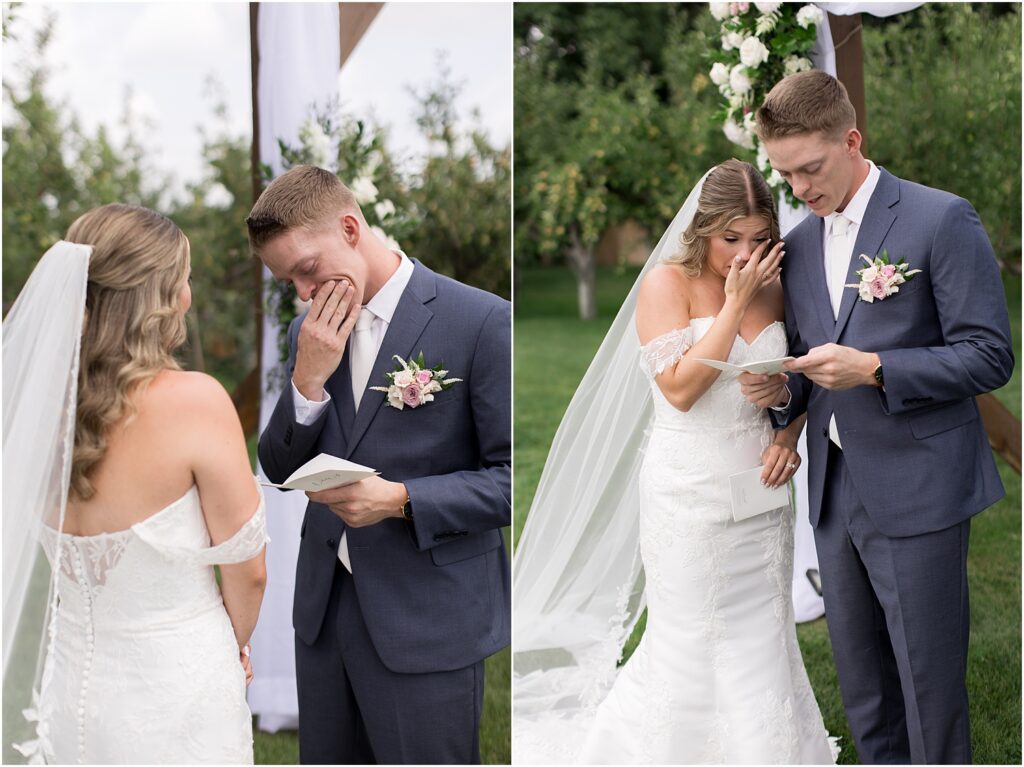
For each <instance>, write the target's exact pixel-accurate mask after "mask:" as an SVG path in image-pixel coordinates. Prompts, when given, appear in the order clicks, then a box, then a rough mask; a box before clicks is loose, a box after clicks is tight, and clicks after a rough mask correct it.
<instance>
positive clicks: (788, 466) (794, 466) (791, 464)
mask: <svg viewBox="0 0 1024 767" xmlns="http://www.w3.org/2000/svg"><path fill="white" fill-rule="evenodd" d="M786 468H787V469H795V468H796V464H795V463H787V464H786Z"/></svg>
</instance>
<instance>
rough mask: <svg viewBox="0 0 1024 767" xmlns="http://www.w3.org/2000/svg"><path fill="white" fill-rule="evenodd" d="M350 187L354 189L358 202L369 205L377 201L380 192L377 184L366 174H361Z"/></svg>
mask: <svg viewBox="0 0 1024 767" xmlns="http://www.w3.org/2000/svg"><path fill="white" fill-rule="evenodd" d="M350 188H351V190H352V194H353V195H354V196H355V198H356V202H358V203H359V204H360V205H369V204H370V203H372V202H376V201H377V195H378V194H379V192H378V190H377V185H376V184H374V183H373V181H371V180H370V179H369V178H367V177H366V176H360V177H359V178H357V179H356V180H355V181H353V182H352V186H351V187H350Z"/></svg>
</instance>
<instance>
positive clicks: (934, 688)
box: [814, 442, 971, 764]
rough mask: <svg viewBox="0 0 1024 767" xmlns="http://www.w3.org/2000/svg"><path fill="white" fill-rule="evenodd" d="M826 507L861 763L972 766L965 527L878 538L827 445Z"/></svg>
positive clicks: (822, 557) (825, 535)
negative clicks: (900, 536) (970, 764)
mask: <svg viewBox="0 0 1024 767" xmlns="http://www.w3.org/2000/svg"><path fill="white" fill-rule="evenodd" d="M900 470H901V471H914V467H913V466H905V467H902V468H901V469H900ZM823 500H824V502H823V504H822V513H821V519H820V521H819V524H818V526H817V528H816V529H815V535H814V539H815V542H816V544H817V548H818V560H819V564H820V570H821V582H822V589H823V592H824V597H825V615H826V618H827V620H828V629H829V635H830V637H831V639H832V651H833V655H834V657H835V662H836V668H837V670H838V672H839V686H840V688H841V691H842V696H843V705H844V707H845V708H846V715H847V719H848V720H849V723H850V729H851V730H852V731H853V737H854V742H855V744H856V747H857V753H858V755H859V756H860V760H861V761H862V762H863V763H865V764H969V763H970V762H971V730H970V721H969V717H968V706H967V685H966V674H967V645H968V637H969V634H970V610H969V606H968V596H967V546H968V539H969V537H970V524H971V522H970V519H967V520H965V521H963V522H961V523H959V524H956V525H953V526H952V527H949V528H946V529H944V530H938V531H936V532H932V533H926V534H924V535H914V536H908V537H903V538H891V537H887V536H885V535H882V534H881V533H880V532H879V531H878V529H877V528H876V527H875V525H874V524H873V523H872V522H871V519H870V518H869V517H868V515H867V513H866V512H865V510H864V506H863V505H862V503H861V502H860V499H859V498H858V497H857V493H856V490H855V489H854V486H853V482H852V480H851V477H850V473H849V469H848V468H847V465H846V460H845V459H844V457H843V453H842V451H841V450H840V449H839V448H837V447H836V446H835V445H833V444H832V443H831V442H830V443H829V454H828V468H827V474H826V478H825V497H824V499H823ZM911 658H913V663H911Z"/></svg>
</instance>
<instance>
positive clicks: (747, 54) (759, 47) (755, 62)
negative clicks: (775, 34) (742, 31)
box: [740, 37, 768, 69]
mask: <svg viewBox="0 0 1024 767" xmlns="http://www.w3.org/2000/svg"><path fill="white" fill-rule="evenodd" d="M740 61H741V62H742V63H743V66H745V67H750V68H751V69H757V68H758V67H759V66H761V64H763V63H764V62H766V61H768V46H766V45H765V44H764V43H762V42H761V41H760V40H758V39H757V38H756V37H748V38H747V39H746V40H744V41H743V45H741V46H740Z"/></svg>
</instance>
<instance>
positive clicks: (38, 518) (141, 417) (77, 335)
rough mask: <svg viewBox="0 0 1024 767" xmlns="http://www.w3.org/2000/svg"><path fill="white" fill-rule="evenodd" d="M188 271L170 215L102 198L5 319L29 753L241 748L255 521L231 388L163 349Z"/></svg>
mask: <svg viewBox="0 0 1024 767" xmlns="http://www.w3.org/2000/svg"><path fill="white" fill-rule="evenodd" d="M189 283H190V277H189V244H188V240H187V239H186V238H185V235H184V234H183V233H182V232H181V230H180V229H178V227H177V226H175V224H174V223H173V222H171V221H170V220H169V219H167V218H165V217H164V216H162V215H160V214H158V213H154V212H153V211H150V210H146V209H144V208H136V207H129V206H127V205H104V206H103V207H100V208H96V209H94V210H91V211H89V212H88V213H86V214H84V215H83V216H81V217H80V218H79V219H78V220H77V221H75V222H74V223H73V224H72V225H71V228H70V229H69V230H68V232H67V236H66V240H65V241H61V242H58V243H57V244H56V245H54V246H53V247H52V248H50V250H49V251H47V252H46V254H45V255H44V256H43V258H42V259H41V260H40V262H39V263H38V265H37V266H36V268H35V270H34V272H33V274H32V276H31V277H30V278H29V280H28V282H27V284H26V285H25V288H24V290H23V291H22V292H21V294H20V296H19V297H18V300H17V301H16V302H15V304H14V306H13V307H12V308H11V311H10V313H9V314H8V316H7V318H6V319H5V320H4V323H3V335H4V346H3V386H4V388H3V404H4V409H3V427H4V430H3V468H4V480H5V481H4V486H3V574H4V581H3V610H4V613H3V619H4V639H3V654H4V658H3V662H4V671H3V674H4V677H3V684H4V725H5V730H6V734H7V742H8V743H11V741H12V739H15V737H16V736H17V735H20V734H26V737H27V738H28V739H27V740H24V741H23V742H19V743H15V744H14V748H15V749H17V750H18V751H19V752H20V753H21V754H22V755H24V756H26V757H28V759H29V761H30V762H34V763H42V762H49V763H63V764H69V763H101V764H109V763H139V764H141V763H154V762H176V763H200V762H205V763H213V762H216V763H226V762H227V763H243V762H248V763H252V761H253V751H252V723H251V721H252V720H251V714H250V712H249V708H248V706H247V705H246V701H245V688H246V685H247V683H248V681H249V680H250V679H251V676H252V672H251V667H250V664H249V657H248V655H249V652H248V646H247V643H248V641H249V636H250V634H251V633H252V630H253V627H254V626H255V623H256V618H257V615H258V613H259V608H260V602H261V601H262V598H263V588H264V584H265V581H266V570H265V565H264V552H265V543H266V540H267V537H266V524H265V517H264V511H263V503H262V495H261V493H260V491H259V487H258V485H256V484H255V483H254V481H253V477H252V473H251V471H250V468H249V459H248V455H247V451H246V447H245V439H244V436H243V434H242V429H241V426H240V424H239V421H238V417H237V416H236V414H235V411H234V408H233V406H232V404H231V400H230V398H229V397H228V395H227V393H226V392H225V391H224V389H223V388H222V387H221V386H220V385H219V384H218V383H217V382H216V381H215V380H214V379H212V378H210V377H208V376H205V375H202V374H198V373H188V372H184V371H182V370H180V368H179V367H178V365H177V363H176V362H175V361H174V358H173V357H172V352H173V350H174V349H175V348H176V347H178V346H180V345H181V344H182V343H183V342H184V340H185V313H186V312H187V311H188V309H189V306H190V305H191V301H192V296H191V291H190V288H189ZM40 553H44V554H45V557H43V556H40ZM214 565H220V583H219V585H218V582H217V579H216V577H215V572H214ZM37 659H38V662H37ZM22 709H24V715H25V718H26V719H27V720H28V726H29V727H30V728H31V730H30V731H29V732H28V733H24V731H25V729H26V727H25V725H22V726H21V727H20V728H19V727H18V726H17V725H16V723H15V720H14V716H13V715H14V714H16V713H17V712H19V711H20V710H22ZM19 730H20V731H22V732H19ZM11 756H13V754H9V753H7V749H6V747H5V759H4V761H10V757H11Z"/></svg>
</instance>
